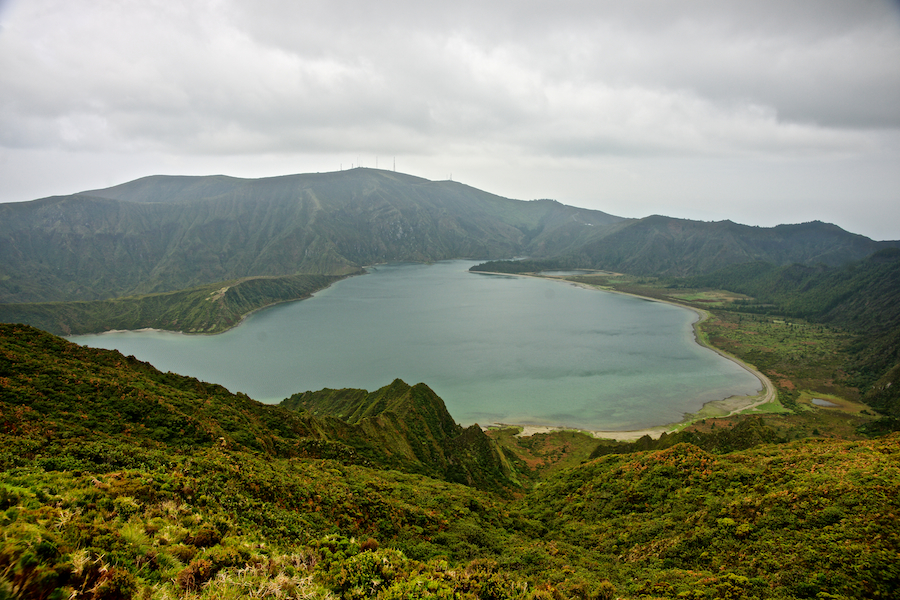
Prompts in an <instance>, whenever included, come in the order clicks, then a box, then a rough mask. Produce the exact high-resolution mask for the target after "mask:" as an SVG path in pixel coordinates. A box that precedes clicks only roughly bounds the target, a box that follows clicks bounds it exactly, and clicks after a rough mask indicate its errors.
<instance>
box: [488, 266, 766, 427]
mask: <svg viewBox="0 0 900 600" xmlns="http://www.w3.org/2000/svg"><path fill="white" fill-rule="evenodd" d="M478 273H482V271H478ZM485 274H486V275H506V276H513V277H535V278H537V279H553V280H557V281H560V282H563V283H568V284H570V285H574V286H577V287H581V288H584V289H586V290H593V291H602V292H610V293H613V294H622V295H625V296H632V297H634V298H640V299H642V300H651V301H653V302H662V303H663V304H671V305H672V306H677V307H679V308H685V309H687V310H690V311H693V312H694V313H696V315H697V320H696V321H694V322H693V323H692V324H691V327H692V328H693V332H694V342H695V343H696V344H698V345H700V346H702V347H704V348H708V349H710V350H712V351H713V352H715V353H716V354H718V355H719V356H721V357H722V358H725V359H727V360H730V361H731V362H733V363H735V364H736V365H738V366H739V367H741V368H742V369H744V370H746V371H748V372H749V373H751V374H752V375H753V376H754V377H756V378H757V379H758V380H759V382H760V383H761V384H762V390H760V392H759V393H758V394H756V395H753V396H730V397H728V398H723V399H722V400H713V401H711V402H707V403H706V404H704V405H703V407H702V408H701V409H700V410H699V411H698V412H697V413H692V414H688V415H685V418H684V419H682V420H681V421H679V422H677V423H669V424H667V425H659V426H656V427H647V428H644V429H634V430H627V431H617V430H592V429H580V428H577V427H559V426H542V425H517V424H508V423H493V424H492V425H491V426H490V427H491V428H494V427H499V428H508V427H519V428H521V429H522V431H521V432H519V434H518V435H519V436H523V437H527V436H531V435H534V434H536V433H552V432H554V431H580V432H582V433H587V434H589V435H592V436H593V437H596V438H602V439H609V440H616V441H620V442H633V441H635V440H638V439H640V438H642V437H644V436H645V435H649V436H650V437H652V438H658V437H659V436H660V435H662V434H663V433H672V432H674V431H678V430H680V429H683V428H684V427H686V426H687V425H690V424H691V423H693V422H695V421H699V420H701V419H707V418H715V417H730V416H733V415H736V414H738V413H742V412H745V411H751V410H753V409H755V408H756V407H758V406H761V405H763V404H767V403H769V402H774V401H775V399H776V398H777V393H776V391H775V386H774V385H773V384H772V382H771V381H770V380H769V378H768V377H766V376H765V375H763V374H762V373H760V372H759V371H758V370H757V369H755V368H753V367H752V366H750V365H748V364H747V363H745V362H744V361H742V360H741V359H739V358H737V357H736V356H732V355H730V354H728V353H726V352H723V351H722V350H719V349H718V348H715V347H713V346H711V345H710V344H708V343H706V342H704V341H703V339H702V337H701V336H700V332H699V329H698V327H699V326H700V324H701V323H702V322H703V321H705V320H706V319H708V318H709V312H708V311H705V310H703V309H700V308H696V307H693V306H686V305H684V304H679V303H678V302H673V301H671V300H661V299H659V298H650V297H647V296H639V295H637V294H629V293H627V292H619V291H616V290H607V289H601V288H597V287H595V286H592V285H588V284H585V283H578V282H577V281H569V280H567V279H562V278H559V277H545V276H541V275H528V274H522V273H485Z"/></svg>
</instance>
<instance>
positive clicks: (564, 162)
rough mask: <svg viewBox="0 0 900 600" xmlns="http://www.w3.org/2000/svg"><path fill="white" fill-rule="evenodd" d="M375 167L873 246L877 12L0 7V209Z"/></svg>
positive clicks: (884, 208)
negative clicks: (850, 238)
mask: <svg viewBox="0 0 900 600" xmlns="http://www.w3.org/2000/svg"><path fill="white" fill-rule="evenodd" d="M485 4H487V5H485ZM394 160H396V162H397V168H398V170H402V171H406V172H411V173H414V174H418V175H421V176H424V177H428V178H432V179H444V178H447V177H450V176H451V174H452V176H453V178H454V179H457V180H460V181H463V182H466V183H470V184H472V185H475V186H476V187H481V188H483V189H486V190H488V191H492V192H494V193H498V194H502V195H507V196H510V197H516V198H523V199H528V198H536V197H552V198H556V199H558V200H560V201H562V202H566V203H569V204H576V205H581V206H589V207H591V208H598V209H601V210H606V211H607V212H611V213H614V214H621V215H623V216H645V215H646V214H650V213H662V214H669V215H671V216H680V217H688V218H701V219H721V218H731V219H732V220H736V221H741V222H747V223H753V224H761V225H772V224H775V223H779V222H790V221H801V220H811V219H822V220H831V221H833V222H836V223H838V224H839V225H841V226H843V227H845V228H847V229H850V230H853V231H858V232H860V233H864V234H866V235H870V236H872V237H876V238H882V239H883V238H890V239H897V238H900V208H898V206H900V197H898V196H900V193H898V190H900V175H898V174H897V173H896V172H897V171H900V168H898V167H900V8H898V4H897V3H895V2H886V1H883V2H876V1H870V0H851V1H836V0H815V1H804V0H797V1H793V2H790V3H784V2H778V1H769V0H761V1H756V2H751V3H748V2H738V1H727V0H725V1H702V0H698V1H692V2H687V3H671V2H661V1H646V0H636V1H630V2H627V3H619V2H587V1H584V2H581V1H573V2H554V3H549V2H537V1H528V0H526V1H517V2H511V1H508V2H507V1H501V2H491V3H483V2H461V3H455V4H452V5H451V4H450V3H423V2H412V1H409V2H406V1H397V2H383V3H370V2H358V1H355V0H350V1H347V2H341V3H334V2H324V1H321V2H319V1H310V2H293V1H286V0H285V1H282V0H266V1H265V2H255V3H250V2H246V1H240V0H189V1H187V2H183V3H171V2H162V1H159V0H144V1H141V2H137V1H134V0H119V1H115V2H113V1H100V2H97V1H91V2H88V1H86V0H85V1H82V0H68V1H63V0H28V1H26V0H6V2H3V3H2V4H0V176H2V177H3V179H4V180H5V181H7V185H6V186H5V187H6V190H5V191H4V192H2V197H0V200H4V201H14V200H28V199H32V198H36V197H39V196H46V195H50V194H52V193H68V192H73V191H77V190H79V189H87V188H91V187H98V186H102V185H107V184H115V183H120V182H122V181H125V180H127V179H130V178H133V177H138V176H142V175H148V174H152V173H192V174H204V173H219V172H223V173H227V174H231V175H236V176H249V177H254V176H266V175H276V174H284V173H292V172H303V171H317V170H337V169H339V168H349V167H350V166H351V165H359V164H360V163H361V164H363V165H364V166H367V167H374V166H376V161H379V163H378V166H379V167H381V168H393V161H394Z"/></svg>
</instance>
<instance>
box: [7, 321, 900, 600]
mask: <svg viewBox="0 0 900 600" xmlns="http://www.w3.org/2000/svg"><path fill="white" fill-rule="evenodd" d="M438 400H439V399H438ZM286 406H291V408H290V409H288V408H286ZM417 406H418V407H421V410H420V411H417V410H415V407H417ZM442 406H443V404H442V403H439V402H435V401H434V397H433V394H431V393H430V390H428V389H427V388H425V387H424V386H412V387H410V386H406V385H405V384H402V382H395V383H394V384H392V385H391V386H388V387H387V388H384V389H382V390H379V391H377V392H373V393H367V392H363V391H359V390H323V391H322V392H320V393H316V394H301V395H298V396H295V397H294V398H293V399H291V400H289V401H286V402H285V406H266V405H262V404H259V403H256V402H254V401H252V400H250V399H249V398H246V397H245V396H242V395H233V394H230V393H228V392H227V391H226V390H224V389H223V388H221V387H220V386H215V385H210V384H204V383H202V382H199V381H197V380H195V379H190V378H185V377H180V376H177V375H174V374H171V373H167V374H164V373H160V372H158V371H156V370H155V369H153V368H152V367H150V366H149V365H146V364H144V363H140V362H138V361H135V360H133V359H127V358H124V357H122V356H121V355H120V354H118V353H116V352H111V351H105V350H96V349H89V348H82V347H79V346H76V345H74V344H71V343H68V342H66V341H65V340H62V339H59V338H56V337H53V336H51V335H49V334H46V333H43V332H40V331H38V330H35V329H33V328H30V327H26V326H8V325H7V326H2V327H0V526H2V531H3V537H2V539H0V593H2V594H3V595H4V597H10V598H42V599H43V598H63V597H69V598H131V597H140V598H160V599H162V598H238V597H247V596H257V597H264V598H472V599H475V598H511V599H523V600H524V599H538V598H603V599H611V598H617V597H621V598H647V597H650V598H675V597H679V598H738V597H742V598H743V597H746V598H760V599H763V598H816V597H818V598H849V597H859V598H888V597H891V595H892V594H893V593H894V592H895V591H896V589H897V586H898V585H900V570H898V564H900V563H898V561H897V556H898V552H900V526H898V523H900V520H898V519H897V518H896V515H897V514H898V510H900V505H898V502H900V500H898V498H900V494H898V492H900V462H898V461H900V458H898V457H900V436H898V435H893V436H890V437H885V438H880V439H874V440H856V441H843V440H821V439H820V440H815V439H813V440H804V441H798V442H793V443H790V444H778V443H773V442H777V440H775V439H772V438H769V437H767V436H768V433H767V429H766V427H767V425H764V424H762V423H759V422H756V423H755V424H754V423H748V425H746V426H744V427H742V428H738V427H735V428H734V431H731V432H729V433H728V434H715V435H710V436H704V435H700V434H694V435H693V437H692V438H691V439H692V440H693V441H694V442H697V443H698V444H700V445H701V446H703V445H704V444H705V443H706V442H705V441H704V440H705V438H707V437H708V438H709V439H712V438H713V437H715V438H716V439H718V440H719V441H722V440H730V442H729V443H731V444H732V446H734V447H737V446H741V447H749V449H743V450H734V448H733V447H724V446H721V445H720V446H718V447H715V448H713V447H711V446H710V447H708V449H707V450H704V449H701V447H699V446H698V445H695V444H694V443H685V441H683V440H678V441H679V442H680V443H675V444H674V445H670V446H669V447H665V448H663V449H658V450H649V451H647V450H640V449H638V448H630V449H627V453H624V454H623V453H618V454H613V455H607V456H602V457H599V458H597V459H594V460H591V461H589V462H585V463H584V464H580V461H581V459H582V458H584V457H585V452H586V451H587V450H588V449H589V448H591V447H592V446H594V445H595V444H597V443H599V442H597V441H591V440H590V439H589V438H587V436H584V435H582V434H577V433H573V432H566V433H561V434H551V435H547V436H543V437H537V436H536V437H534V438H529V439H527V440H523V441H522V445H521V446H520V448H522V449H523V450H522V456H523V457H517V456H511V457H510V460H509V461H508V462H507V463H506V466H507V467H508V466H509V465H512V466H513V467H514V468H515V469H519V475H520V480H521V481H523V482H526V483H528V482H533V483H528V484H527V485H526V486H525V487H521V488H516V487H515V486H514V485H513V487H510V488H508V491H515V494H514V497H510V496H509V495H508V491H507V490H503V489H497V488H494V491H492V490H491V489H490V488H488V489H485V488H481V489H479V487H474V486H471V485H460V484H458V483H453V482H451V481H448V480H447V478H441V477H440V476H438V477H429V476H426V475H424V474H421V473H416V472H414V471H415V470H416V469H419V468H421V467H419V466H416V463H415V462H414V461H412V460H406V461H405V462H404V461H400V462H395V461H393V460H392V456H393V455H394V453H395V452H396V451H397V450H398V449H399V448H401V447H403V444H400V445H398V444H394V445H393V446H391V447H387V446H385V447H384V448H382V450H381V452H380V453H379V451H377V448H378V447H379V446H380V445H381V444H383V443H386V442H387V441H388V439H389V438H390V437H393V436H395V435H401V434H402V435H403V436H406V440H407V446H408V447H410V448H412V446H413V444H411V443H408V442H409V441H411V440H418V442H419V443H420V444H421V442H422V441H423V440H427V439H430V438H431V439H434V441H436V442H441V441H444V442H446V441H447V440H448V439H453V438H452V437H451V436H452V435H454V434H456V433H457V432H458V431H459V429H458V426H456V425H455V424H453V423H451V422H449V421H448V420H447V416H446V414H444V413H442V411H441V408H442ZM303 407H313V409H314V410H316V411H317V412H318V413H319V415H318V416H315V415H313V414H311V413H310V412H309V411H308V410H304V409H303ZM338 412H339V413H340V414H341V415H343V416H342V417H341V418H340V419H338V418H337V417H336V416H331V414H337V413H338ZM767 419H768V417H767ZM392 421H393V422H392ZM401 422H402V423H407V424H408V426H407V427H406V428H405V429H397V426H398V424H399V423H401ZM380 427H384V428H385V430H386V431H387V432H388V433H384V434H381V435H380V437H379V433H378V429H379V428H380ZM361 428H364V429H365V432H366V435H368V436H371V438H372V439H371V440H370V441H371V444H372V445H371V446H370V447H365V446H364V445H360V444H361V441H362V438H361V437H360V436H359V435H358V432H359V431H360V429H361ZM442 431H444V432H445V434H447V435H444V434H441V433H440V432H442ZM466 431H468V430H466ZM504 432H505V433H504V435H505V434H506V433H508V434H509V435H511V434H512V431H509V430H504ZM677 435H682V434H677ZM341 436H346V438H342V437H341ZM666 439H668V440H669V441H671V442H674V441H676V440H675V438H674V437H673V436H669V438H666ZM747 440H750V442H751V443H745V442H746V441H747ZM751 446H752V447H751ZM438 447H440V448H441V449H442V450H443V452H444V454H443V456H444V457H445V458H446V459H447V460H448V461H449V462H451V463H452V462H455V461H460V460H464V456H465V452H462V453H458V454H457V453H454V451H453V447H452V444H451V445H449V446H447V445H445V446H440V445H439V444H438V445H436V446H434V448H435V449H437V448H438ZM526 450H527V452H526ZM397 453H399V452H397ZM573 455H578V457H579V458H577V459H575V460H571V461H570V462H569V463H568V466H567V467H564V466H563V465H562V464H561V463H560V462H559V460H560V459H562V460H564V461H565V460H569V459H570V458H571V457H572V456H573ZM431 456H437V454H432V455H431ZM535 457H538V458H540V459H543V460H544V462H543V464H541V465H536V464H530V462H529V461H531V460H532V459H534V458H535ZM481 458H482V459H484V456H482V457H481ZM551 463H556V466H555V467H552V465H551ZM545 467H550V468H545ZM491 468H494V469H496V468H499V466H498V465H495V466H494V467H491ZM551 471H552V472H551ZM486 472H496V471H490V470H488V471H486ZM475 483H476V485H477V482H475Z"/></svg>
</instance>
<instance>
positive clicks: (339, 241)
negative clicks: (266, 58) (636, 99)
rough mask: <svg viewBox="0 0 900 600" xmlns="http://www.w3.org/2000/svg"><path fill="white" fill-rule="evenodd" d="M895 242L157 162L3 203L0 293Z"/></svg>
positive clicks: (151, 288) (821, 252) (828, 249)
mask: <svg viewBox="0 0 900 600" xmlns="http://www.w3.org/2000/svg"><path fill="white" fill-rule="evenodd" d="M891 245H892V244H891V243H889V242H875V241H872V240H870V239H868V238H865V237H863V236H859V235H855V234H852V233H848V232H846V231H844V230H842V229H840V228H839V227H837V226H835V225H829V224H825V223H819V222H813V223H804V224H801V225H780V226H778V227H772V228H760V227H748V226H745V225H738V224H735V223H732V222H730V221H723V222H718V223H705V222H700V221H687V220H682V219H672V218H668V217H661V216H652V217H647V218H644V219H639V220H635V219H623V218H620V217H615V216H612V215H608V214H606V213H603V212H600V211H596V210H587V209H581V208H576V207H571V206H566V205H563V204H560V203H559V202H555V201H552V200H535V201H527V202H526V201H521V200H511V199H508V198H502V197H500V196H496V195H494V194H490V193H488V192H484V191H481V190H477V189H475V188H472V187H469V186H466V185H463V184H460V183H455V182H451V181H428V180H425V179H421V178H418V177H413V176H409V175H404V174H400V173H394V172H391V171H381V170H374V169H352V170H350V171H341V172H337V173H321V174H319V173H315V174H303V175H287V176H283V177H270V178H264V179H238V178H233V177H225V176H210V177H168V176H153V177H145V178H143V179H138V180H136V181H132V182H129V183H125V184H122V185H119V186H115V187H112V188H107V189H103V190H91V191H88V192H83V193H80V194H73V195H69V196H60V197H53V198H44V199H41V200H34V201H32V202H21V203H7V204H2V205H0V258H2V261H0V302H3V303H24V302H29V303H31V302H50V301H75V300H78V301H88V300H104V299H110V298H118V297H123V296H135V295H146V294H154V293H162V292H172V291H177V290H185V289H190V288H195V287H198V286H204V285H207V284H213V283H218V282H227V281H234V280H237V279H242V278H247V277H263V276H265V277H282V276H288V275H297V274H320V275H346V274H349V273H354V272H357V271H358V270H359V268H360V267H363V266H366V265H371V264H377V263H384V262H400V261H414V262H428V261H436V260H444V259H451V258H470V259H483V260H493V259H508V258H511V257H515V256H530V257H531V258H532V259H541V260H548V261H550V262H548V263H547V264H552V265H554V266H556V267H559V268H566V267H584V268H598V269H608V270H615V271H621V272H627V273H632V274H638V275H691V274H697V273H706V272H711V271H714V270H717V269H721V268H723V267H726V266H728V265H731V264H736V263H746V262H751V261H767V262H771V263H773V264H777V265H784V264H792V263H802V264H807V265H815V264H818V263H823V264H827V265H833V266H834V265H840V264H843V263H845V262H847V261H851V260H859V259H861V258H863V257H865V256H867V255H869V254H871V253H873V252H875V251H877V250H879V249H882V248H885V247H889V246H891ZM893 245H896V244H893Z"/></svg>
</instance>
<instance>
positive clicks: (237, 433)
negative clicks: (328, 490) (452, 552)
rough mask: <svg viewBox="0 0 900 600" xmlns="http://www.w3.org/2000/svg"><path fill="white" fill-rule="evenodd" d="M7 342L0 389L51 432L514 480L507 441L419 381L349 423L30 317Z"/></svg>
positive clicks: (4, 335) (1, 332) (498, 482)
mask: <svg viewBox="0 0 900 600" xmlns="http://www.w3.org/2000/svg"><path fill="white" fill-rule="evenodd" d="M0 348H2V350H3V356H2V358H0V377H3V383H4V386H3V388H2V390H0V400H2V401H3V402H4V403H5V404H6V406H7V407H8V408H9V409H10V410H12V411H13V412H15V414H16V415H18V417H17V418H18V419H19V421H20V422H21V423H26V422H31V421H34V422H39V423H42V424H43V425H42V427H45V428H48V429H49V432H48V433H47V435H48V437H49V439H53V431H55V430H57V429H60V428H63V429H66V430H67V431H69V432H70V434H71V433H76V434H77V435H81V436H89V435H90V431H92V430H97V431H100V432H102V433H104V434H115V433H117V432H122V431H124V432H127V434H128V437H129V439H130V440H132V441H133V442H134V443H135V444H140V445H144V446H150V447H152V446H154V445H156V444H168V445H174V446H179V447H181V446H183V447H186V448H197V447H208V446H210V445H213V444H219V445H224V446H225V447H235V448H240V449H242V450H254V451H260V452H264V453H267V454H270V455H272V456H280V457H286V458H289V457H295V456H316V457H318V456H333V457H348V458H347V460H351V461H352V462H359V463H364V464H368V465H370V466H380V467H381V468H401V469H403V470H405V471H408V472H415V473H424V474H428V475H431V476H434V477H439V478H443V479H445V480H447V481H457V482H460V483H466V484H470V485H475V486H478V487H482V488H484V489H492V490H496V491H503V490H504V489H506V488H513V487H517V483H515V482H514V478H515V475H514V472H513V471H512V469H511V467H510V465H509V463H508V461H506V460H505V459H504V458H503V456H502V452H501V451H500V450H499V449H498V448H496V447H495V446H494V445H493V444H492V443H491V442H490V440H489V439H488V438H487V437H486V436H485V435H484V434H483V433H482V432H481V430H480V429H479V428H477V427H475V428H470V430H464V429H462V427H460V426H459V425H457V424H456V423H455V422H454V421H453V419H452V417H450V415H449V413H448V412H447V409H446V407H445V406H444V402H443V400H441V399H440V398H439V397H438V396H437V395H435V394H434V392H432V391H431V390H430V389H429V388H428V387H427V386H425V385H423V384H419V385H417V386H415V387H410V386H409V385H407V384H405V383H403V382H402V381H399V380H398V381H395V382H394V383H393V384H391V385H390V386H387V387H385V388H383V389H381V390H378V391H377V392H373V393H372V395H371V397H372V398H377V399H378V401H379V402H380V403H382V404H384V406H385V407H386V408H385V409H384V410H379V411H376V412H372V411H371V410H370V413H371V420H372V421H373V422H372V423H370V422H369V421H368V420H363V421H362V422H360V423H358V424H357V425H352V426H351V425H348V424H347V423H345V422H343V421H340V420H338V419H329V418H327V417H326V418H320V417H317V416H312V415H310V413H309V412H307V411H304V410H299V411H298V410H297V409H298V408H300V407H298V406H293V408H294V410H287V409H286V408H283V407H280V406H271V405H267V404H262V403H259V402H256V401H254V400H251V399H250V398H248V397H247V396H246V395H243V394H236V395H235V394H231V393H230V392H228V391H227V390H226V389H225V388H223V387H221V386H218V385H213V384H207V383H203V382H200V381H197V380H195V379H192V378H187V377H181V376H178V375H174V374H172V373H161V372H159V371H157V370H156V369H154V368H153V367H152V366H150V365H149V364H148V363H143V362H141V361H138V360H136V359H135V358H134V357H128V358H125V357H123V356H122V355H121V354H119V353H118V352H115V351H105V350H98V349H92V348H85V347H81V346H78V345H76V344H72V343H70V342H66V341H65V340H62V339H60V338H56V337H54V336H51V335H49V334H47V333H45V332H42V331H40V330H37V329H34V328H31V327H28V326H18V325H0ZM63 374H64V376H63ZM320 395H321V394H320ZM313 396H314V395H311V394H307V395H306V397H307V398H309V397H313ZM360 402H361V403H365V402H366V398H365V397H364V396H363V397H360ZM286 404H287V405H288V406H290V401H287V402H286ZM4 416H6V417H7V418H8V417H9V413H4ZM0 418H3V417H2V416H0ZM429 425H432V426H431V427H429ZM18 426H19V425H17V427H18ZM401 439H402V440H403V445H401V444H400V440H401ZM411 448H412V449H414V450H410V449H411Z"/></svg>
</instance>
